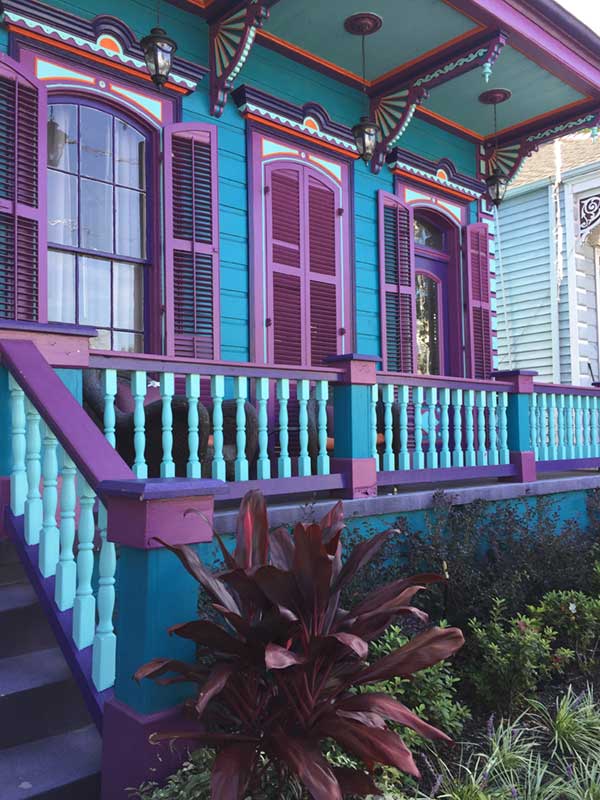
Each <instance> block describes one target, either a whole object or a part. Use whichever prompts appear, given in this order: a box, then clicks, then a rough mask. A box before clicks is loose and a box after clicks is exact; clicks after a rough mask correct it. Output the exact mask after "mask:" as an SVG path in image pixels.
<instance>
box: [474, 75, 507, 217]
mask: <svg viewBox="0 0 600 800" xmlns="http://www.w3.org/2000/svg"><path fill="white" fill-rule="evenodd" d="M511 97H512V92H511V91H510V90H509V89H490V90H489V91H487V92H484V93H483V94H480V95H479V102H480V103H483V104H484V105H486V106H494V141H495V144H494V154H493V155H492V158H491V159H490V161H492V162H493V161H495V165H494V168H493V169H492V170H491V172H490V171H489V167H488V174H487V177H486V179H485V185H486V186H487V193H488V197H489V198H490V200H491V201H492V203H493V204H494V205H495V206H496V208H498V206H499V205H500V203H501V202H502V201H503V200H504V195H505V194H506V189H507V188H508V184H509V178H508V176H507V174H506V173H504V172H502V170H501V169H500V166H499V165H498V162H497V152H498V104H499V103H505V102H506V101H507V100H510V98H511ZM488 163H490V162H488Z"/></svg>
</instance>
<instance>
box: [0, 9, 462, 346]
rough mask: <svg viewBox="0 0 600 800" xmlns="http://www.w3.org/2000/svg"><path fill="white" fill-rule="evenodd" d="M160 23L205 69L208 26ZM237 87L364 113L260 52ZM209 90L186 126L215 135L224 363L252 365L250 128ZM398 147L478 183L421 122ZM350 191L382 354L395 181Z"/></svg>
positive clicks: (195, 99)
mask: <svg viewBox="0 0 600 800" xmlns="http://www.w3.org/2000/svg"><path fill="white" fill-rule="evenodd" d="M52 5H53V6H55V7H58V8H64V9H66V10H68V11H70V12H72V13H74V14H77V15H79V16H82V17H85V18H93V17H94V16H95V15H97V14H113V15H114V16H116V17H118V18H120V19H122V20H123V22H125V23H126V24H127V25H129V26H130V27H131V28H132V30H133V32H134V33H135V35H136V36H137V37H139V38H141V37H142V36H143V35H145V34H146V33H147V32H148V31H149V30H150V28H151V27H152V26H153V25H155V24H156V5H155V3H154V2H145V1H143V2H136V3H135V4H134V3H119V2H117V0H105V2H103V3H102V4H100V3H98V2H97V0H79V1H78V2H77V3H71V2H66V0H53V2H52ZM160 16H161V25H162V26H163V27H165V29H166V30H167V31H168V33H169V34H170V35H171V36H173V37H174V38H175V39H176V41H177V43H178V46H179V50H178V53H179V54H180V55H181V56H182V57H184V58H186V59H189V60H191V61H195V62H199V63H202V64H208V27H207V25H206V23H205V22H204V21H203V20H202V19H200V18H199V17H197V16H194V15H193V14H190V13H188V12H186V11H185V10H183V9H180V8H177V7H176V6H173V5H170V4H169V5H167V4H166V3H165V4H163V5H162V7H161V12H160ZM267 26H268V23H267ZM1 46H2V44H1V42H0V47H1ZM242 83H248V84H249V85H251V86H254V87H256V88H258V89H261V90H263V91H266V92H269V93H270V94H272V95H275V96H277V97H280V98H282V99H283V100H287V101H290V102H292V103H295V104H298V105H302V104H304V103H307V102H310V101H313V102H318V103H320V104H321V105H322V106H324V108H325V109H326V110H327V112H328V114H329V115H330V116H331V118H332V119H334V120H335V121H338V122H342V123H344V124H346V125H353V124H354V123H355V122H356V120H357V119H358V118H359V117H360V115H361V114H364V113H365V110H366V101H365V97H364V95H363V94H362V93H361V92H359V91H356V90H352V89H350V88H348V87H347V86H345V85H344V84H342V83H340V82H338V81H335V80H333V79H331V78H328V77H327V76H324V75H322V74H321V73H319V72H317V71H315V70H312V69H309V68H308V67H306V66H303V65H301V64H298V63H297V62H295V61H291V60H289V59H286V58H285V57H283V56H281V55H279V54H277V53H274V52H272V51H271V50H268V49H266V48H264V47H261V46H256V47H254V48H253V50H252V53H251V54H250V58H249V59H248V63H247V64H246V65H245V66H244V68H243V71H242V73H241V75H240V76H239V77H238V79H237V81H236V85H238V86H239V85H241V84H242ZM208 88H209V87H208V78H206V79H205V80H204V81H202V82H201V83H200V85H199V86H198V89H197V90H196V92H194V93H193V94H191V95H189V96H187V97H185V98H183V118H184V120H190V121H203V122H212V123H216V124H217V126H218V142H219V153H218V156H219V197H220V279H221V357H222V358H223V359H227V360H234V361H244V360H247V359H248V357H249V345H250V342H249V303H250V298H249V285H250V280H249V272H248V195H247V176H248V171H247V161H246V123H245V120H244V119H243V118H242V117H241V115H240V114H239V112H238V110H237V108H236V107H235V104H234V103H233V101H231V100H229V102H228V103H227V106H226V108H225V111H224V113H223V116H222V117H221V118H220V119H218V120H215V118H214V117H211V116H210V114H209V108H208ZM275 135H276V134H275ZM400 144H401V145H402V146H403V147H405V148H406V149H408V150H412V151H413V152H415V153H418V154H420V155H423V156H425V157H426V158H429V159H433V160H435V161H438V160H439V159H441V158H444V157H446V158H450V159H451V160H452V161H453V162H454V164H455V166H456V167H457V169H458V170H459V171H461V172H464V173H466V174H468V175H474V174H475V165H476V162H475V155H476V154H475V145H474V144H473V143H471V142H469V141H468V140H466V139H464V138H462V137H458V136H453V135H452V134H450V133H449V132H447V131H445V130H442V129H441V128H438V127H436V126H434V125H432V124H431V123H429V122H428V121H426V120H424V119H420V118H415V119H413V121H412V122H411V124H410V126H409V128H408V130H407V132H406V134H405V135H404V137H403V138H402V139H401V140H400ZM354 187H355V191H354V198H353V200H354V215H355V231H354V240H355V260H354V263H352V264H351V265H350V266H351V270H353V271H354V275H355V284H356V293H355V298H354V303H355V308H356V319H355V331H356V349H357V350H358V351H360V352H363V353H367V354H374V355H380V330H379V327H380V326H379V277H378V262H379V258H378V250H377V205H376V194H377V190H378V189H385V190H387V191H392V189H393V179H392V175H391V173H390V172H389V170H387V169H385V168H384V170H383V171H382V172H381V174H380V175H379V176H374V175H372V174H371V172H370V171H369V170H368V169H367V167H365V165H364V164H362V163H360V162H357V163H356V164H355V167H354Z"/></svg>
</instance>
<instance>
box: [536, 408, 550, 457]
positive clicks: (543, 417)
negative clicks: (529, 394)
mask: <svg viewBox="0 0 600 800" xmlns="http://www.w3.org/2000/svg"><path fill="white" fill-rule="evenodd" d="M538 409H539V412H540V461H548V395H545V394H541V395H540V396H539V402H538Z"/></svg>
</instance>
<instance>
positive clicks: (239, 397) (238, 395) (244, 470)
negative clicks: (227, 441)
mask: <svg viewBox="0 0 600 800" xmlns="http://www.w3.org/2000/svg"><path fill="white" fill-rule="evenodd" d="M233 393H234V397H235V450H236V453H235V479H236V481H247V480H248V459H247V458H246V399H247V397H248V378H246V377H245V376H240V375H238V376H237V377H235V378H234V379H233Z"/></svg>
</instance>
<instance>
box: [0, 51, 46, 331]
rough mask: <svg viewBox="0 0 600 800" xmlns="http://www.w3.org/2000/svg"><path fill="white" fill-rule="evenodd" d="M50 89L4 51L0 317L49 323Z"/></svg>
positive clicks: (0, 79)
mask: <svg viewBox="0 0 600 800" xmlns="http://www.w3.org/2000/svg"><path fill="white" fill-rule="evenodd" d="M46 116H47V106H46V92H45V88H44V87H43V86H42V85H41V84H39V83H38V82H37V81H36V80H35V79H33V78H31V77H28V76H27V75H26V74H24V72H23V71H22V65H20V64H17V63H16V62H15V61H13V60H12V59H10V58H7V57H6V56H4V55H2V56H0V318H1V319H16V320H26V321H39V322H45V321H46V320H47V307H46V296H47V295H46V225H47V222H46V197H45V187H46V174H45V172H46V164H45V153H46V147H45V142H46Z"/></svg>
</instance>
